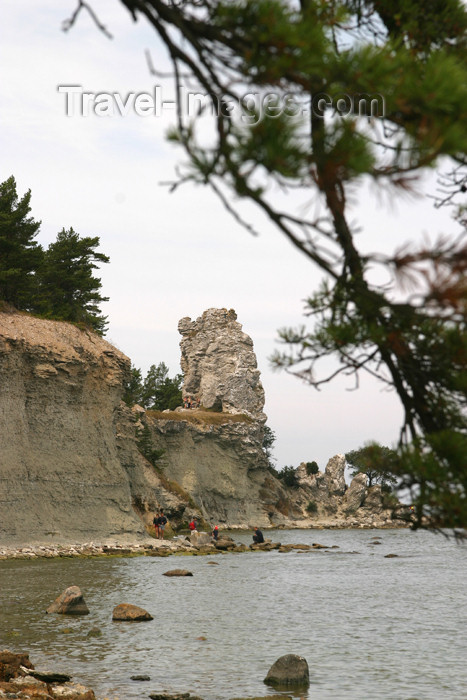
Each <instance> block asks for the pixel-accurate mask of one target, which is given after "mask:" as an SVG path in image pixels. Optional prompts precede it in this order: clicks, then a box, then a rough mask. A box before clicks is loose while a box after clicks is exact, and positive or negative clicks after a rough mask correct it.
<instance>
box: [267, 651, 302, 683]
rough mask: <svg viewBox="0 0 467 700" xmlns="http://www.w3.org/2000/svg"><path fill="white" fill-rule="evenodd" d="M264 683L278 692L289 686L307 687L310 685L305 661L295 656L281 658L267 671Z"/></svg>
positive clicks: (289, 655) (288, 655) (286, 655)
mask: <svg viewBox="0 0 467 700" xmlns="http://www.w3.org/2000/svg"><path fill="white" fill-rule="evenodd" d="M264 682H265V683H266V684H267V685H272V686H273V687H274V688H277V689H278V690H280V689H287V688H289V687H291V686H295V687H307V686H308V685H309V683H310V673H309V670H308V664H307V661H306V659H304V658H303V656H297V654H285V655H284V656H281V657H280V658H279V659H277V661H276V662H275V663H274V664H273V665H272V666H271V668H270V669H269V671H268V673H267V676H266V678H265V679H264Z"/></svg>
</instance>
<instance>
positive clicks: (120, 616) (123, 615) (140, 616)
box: [112, 603, 154, 622]
mask: <svg viewBox="0 0 467 700" xmlns="http://www.w3.org/2000/svg"><path fill="white" fill-rule="evenodd" d="M153 619H154V618H153V617H152V615H150V614H149V613H148V612H147V610H144V609H143V608H139V607H138V606H137V605H131V604H130V603H120V605H117V606H116V607H115V608H114V609H113V612H112V620H116V621H119V622H120V621H126V622H146V621H148V620H153Z"/></svg>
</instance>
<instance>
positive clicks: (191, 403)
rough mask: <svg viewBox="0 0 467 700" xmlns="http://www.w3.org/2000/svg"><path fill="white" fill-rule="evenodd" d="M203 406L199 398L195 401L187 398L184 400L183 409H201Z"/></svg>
mask: <svg viewBox="0 0 467 700" xmlns="http://www.w3.org/2000/svg"><path fill="white" fill-rule="evenodd" d="M200 404H201V401H200V398H199V396H198V397H197V398H196V399H193V398H192V397H191V396H185V397H184V398H183V407H184V408H199V407H200Z"/></svg>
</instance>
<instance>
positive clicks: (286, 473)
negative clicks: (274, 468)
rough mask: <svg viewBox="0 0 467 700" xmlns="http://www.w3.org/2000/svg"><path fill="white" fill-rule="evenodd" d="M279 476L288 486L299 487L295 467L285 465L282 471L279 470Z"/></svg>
mask: <svg viewBox="0 0 467 700" xmlns="http://www.w3.org/2000/svg"><path fill="white" fill-rule="evenodd" d="M278 477H279V479H280V480H281V481H283V482H284V484H285V485H286V486H289V487H290V488H293V489H298V487H299V482H298V478H297V470H296V469H295V467H284V468H283V469H281V471H280V472H278Z"/></svg>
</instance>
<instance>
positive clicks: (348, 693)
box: [0, 530, 467, 700]
mask: <svg viewBox="0 0 467 700" xmlns="http://www.w3.org/2000/svg"><path fill="white" fill-rule="evenodd" d="M231 534H232V536H233V537H234V539H235V540H236V541H237V542H250V541H251V533H240V534H239V533H231ZM268 536H269V537H271V538H272V539H273V540H274V541H280V542H283V543H287V542H293V543H306V544H311V543H312V542H319V543H321V544H324V545H330V546H331V545H335V546H337V547H338V548H337V547H336V548H335V549H332V550H330V551H327V552H325V551H313V552H303V553H299V552H296V551H294V552H290V553H284V554H282V553H278V552H276V551H273V552H258V553H256V552H252V553H245V554H225V555H218V556H210V557H169V558H150V557H139V558H131V559H125V558H112V559H97V560H73V559H60V560H44V561H4V562H0V648H8V649H11V650H13V651H28V652H29V654H30V658H31V661H32V663H33V664H34V665H35V666H36V667H37V668H42V669H44V668H47V669H50V668H52V669H54V670H57V671H62V672H68V673H70V674H71V675H73V680H75V681H77V682H82V683H84V684H85V685H88V686H90V687H92V688H93V689H94V691H95V692H96V695H97V696H98V697H100V698H103V697H107V698H112V699H114V698H120V700H123V699H125V700H127V699H131V700H135V699H136V698H146V697H148V695H149V693H150V692H154V691H160V690H166V691H169V692H191V693H193V694H197V695H200V696H201V697H202V698H204V700H228V699H229V698H233V697H240V696H254V695H261V696H266V695H268V694H272V693H273V691H272V690H269V689H268V687H267V686H265V685H264V684H263V682H262V680H263V678H264V677H265V675H266V673H267V671H268V669H269V667H270V666H271V664H272V663H273V662H274V661H275V660H276V659H277V658H278V657H279V656H282V655H283V654H288V653H295V654H300V655H302V656H304V657H305V658H306V659H307V661H308V664H309V667H310V675H311V685H310V688H309V691H308V693H305V694H302V696H303V697H306V698H307V699H308V700H314V699H316V700H409V699H410V700H414V699H416V700H467V604H466V603H467V595H466V585H465V584H466V573H467V545H463V546H462V545H456V544H455V543H454V542H452V541H448V540H446V539H444V538H443V537H442V536H438V535H433V534H430V533H423V532H422V533H413V532H409V531H406V530H403V531H401V530H380V531H378V530H366V531H361V530H341V531H327V530H326V531H310V530H293V531H280V532H279V531H277V532H271V533H269V532H268ZM376 536H380V537H381V544H380V545H376V544H374V542H372V538H374V537H376ZM389 553H394V554H398V555H399V556H398V557H397V558H385V556H384V555H385V554H389ZM214 561H215V562H217V563H218V565H217V566H213V565H211V564H210V562H214ZM173 568H187V569H189V570H190V571H192V572H193V574H194V575H193V577H189V578H188V577H187V578H168V577H166V576H162V574H163V572H164V571H167V570H169V569H173ZM71 585H77V586H80V588H81V590H82V592H83V595H84V598H85V600H86V603H87V605H88V607H89V609H90V611H91V614H90V615H87V616H86V617H79V618H74V617H69V616H64V615H45V614H44V611H45V609H46V608H47V607H48V605H49V604H50V603H51V602H52V601H53V600H54V599H55V598H56V597H57V596H58V595H59V594H60V593H61V592H62V591H63V590H64V589H65V588H66V587H67V586H71ZM119 603H133V604H136V605H140V606H141V607H144V608H145V609H146V610H148V611H149V612H150V613H151V614H152V615H153V617H154V620H153V621H152V622H146V623H133V624H131V623H116V622H112V619H111V617H112V610H113V608H114V607H115V605H118V604H119ZM96 627H97V628H99V630H100V631H101V633H102V635H101V636H100V637H88V633H89V632H90V630H91V629H93V628H96ZM200 638H205V639H200ZM137 674H146V675H149V676H150V677H151V680H150V681H149V682H135V681H131V679H130V677H131V676H132V675H137ZM289 694H290V693H289ZM297 697H298V696H297Z"/></svg>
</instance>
